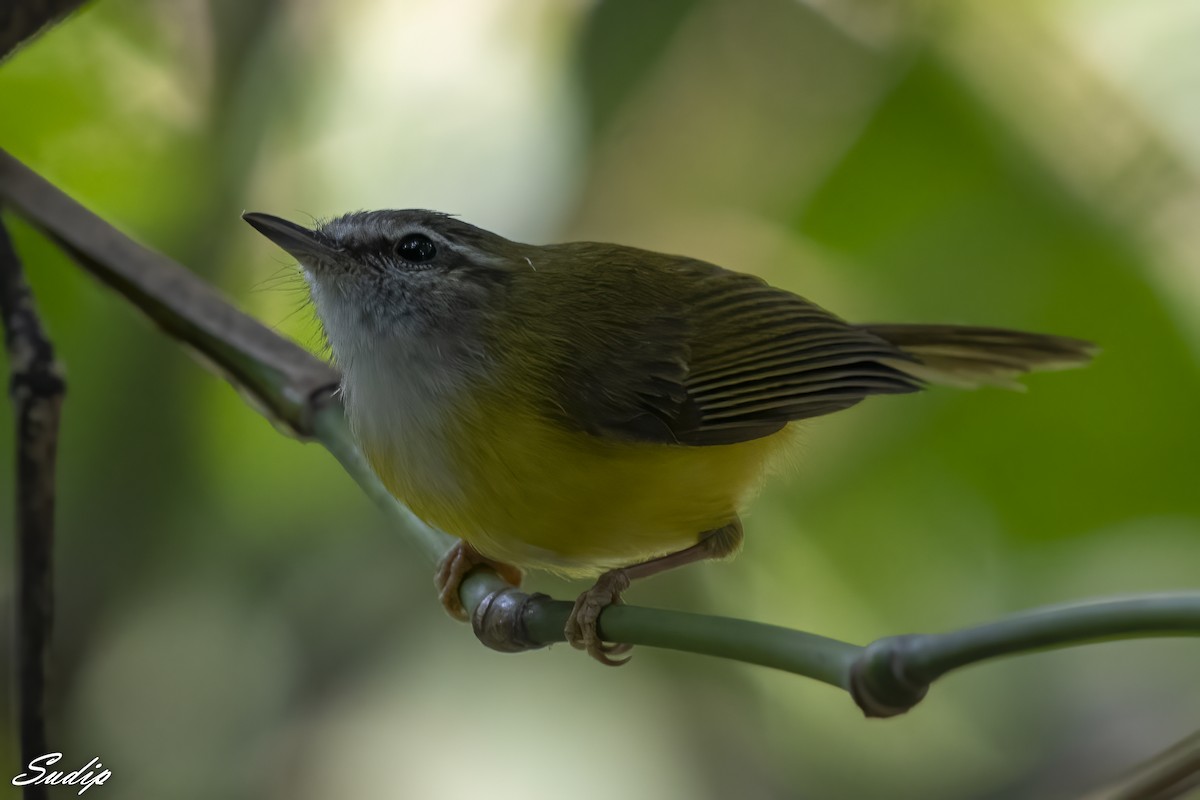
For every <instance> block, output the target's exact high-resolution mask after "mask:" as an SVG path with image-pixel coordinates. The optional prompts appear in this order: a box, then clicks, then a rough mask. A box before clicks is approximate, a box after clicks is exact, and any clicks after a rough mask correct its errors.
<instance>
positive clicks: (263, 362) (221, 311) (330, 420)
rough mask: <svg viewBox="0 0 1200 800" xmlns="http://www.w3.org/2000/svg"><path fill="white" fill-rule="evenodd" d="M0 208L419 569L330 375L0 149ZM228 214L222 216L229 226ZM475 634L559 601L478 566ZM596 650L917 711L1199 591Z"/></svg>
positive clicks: (1194, 597) (411, 534) (655, 629)
mask: <svg viewBox="0 0 1200 800" xmlns="http://www.w3.org/2000/svg"><path fill="white" fill-rule="evenodd" d="M0 201H2V202H3V203H4V204H5V205H7V206H9V207H11V208H13V209H15V210H16V211H18V212H19V213H20V214H22V215H23V216H24V217H25V218H26V219H28V220H29V221H30V222H31V223H33V224H34V225H35V226H36V227H38V228H40V229H41V230H42V231H43V232H45V234H46V235H47V236H49V237H50V238H51V239H52V240H53V241H55V242H56V243H58V244H59V245H60V246H61V247H62V248H63V249H64V250H65V251H66V252H67V253H68V254H69V255H71V256H72V257H73V258H74V259H75V260H76V261H77V262H78V263H79V264H80V265H81V266H82V267H83V268H84V269H86V270H88V271H90V272H91V273H93V274H94V275H96V276H97V277H98V278H100V279H101V280H102V281H104V282H105V283H107V284H108V285H109V286H111V287H112V288H114V289H115V290H116V291H118V292H119V293H121V294H122V295H123V296H124V297H125V298H126V299H127V300H129V302H130V303H132V304H133V305H134V306H136V307H137V308H138V309H140V310H141V311H142V312H143V313H145V314H146V315H147V316H149V317H150V318H151V319H153V320H154V321H155V322H156V323H158V324H159V326H160V327H161V328H162V329H163V331H164V332H166V333H167V334H168V335H170V336H172V337H173V338H175V339H177V340H178V341H180V342H182V343H183V344H185V345H187V346H189V347H191V348H193V349H195V350H197V351H199V352H200V353H201V354H202V355H203V356H204V360H205V362H206V363H208V364H210V365H212V366H213V367H215V368H216V370H217V371H218V372H219V373H220V374H222V375H223V376H224V377H225V378H226V380H228V381H229V382H230V383H231V384H232V385H233V386H234V387H235V388H237V389H238V390H239V391H241V392H242V393H243V394H244V395H246V396H247V397H248V398H249V399H250V400H251V401H252V404H253V405H254V406H255V407H256V408H258V409H259V410H260V411H261V412H262V413H264V414H265V415H266V416H267V417H268V418H269V419H271V420H272V421H273V422H274V423H275V424H276V425H277V426H278V427H280V429H281V430H284V431H285V432H287V433H289V434H291V435H293V436H297V437H299V438H304V439H312V440H316V441H318V442H320V443H321V444H322V445H324V446H325V448H326V449H327V450H329V452H330V453H331V454H333V456H334V457H335V458H336V459H337V460H338V461H339V462H340V463H341V465H342V467H343V468H344V469H345V470H346V471H347V472H348V473H349V474H350V475H351V476H352V477H353V478H354V479H355V480H356V481H357V482H358V483H359V485H360V486H361V487H362V489H363V491H364V492H365V493H366V494H367V496H368V497H370V498H371V499H372V500H373V501H375V503H376V504H377V505H379V506H380V507H381V508H382V509H383V510H384V512H385V513H386V514H387V515H388V516H389V518H390V519H391V520H392V521H393V522H394V524H395V525H396V527H397V528H398V529H400V530H401V531H403V532H404V534H405V538H406V539H408V540H409V541H411V542H413V543H414V544H415V545H416V546H417V548H418V549H419V550H420V552H421V553H422V554H423V555H424V556H425V557H426V559H427V560H429V561H430V562H431V563H433V562H436V560H437V559H438V558H440V557H441V555H442V554H443V553H445V552H446V550H447V549H448V548H449V546H450V545H451V543H452V542H453V540H452V539H451V538H450V537H448V536H446V535H445V534H444V533H441V532H440V531H437V530H434V529H433V528H430V527H429V526H427V525H425V524H424V523H422V522H421V521H420V520H418V519H417V518H416V517H415V516H413V514H412V513H411V512H410V511H408V510H407V509H406V508H404V507H403V506H402V505H401V504H399V503H398V502H396V500H395V499H394V498H392V496H391V495H390V494H388V492H387V490H386V489H384V488H383V486H382V485H381V484H380V483H379V481H378V479H376V477H375V476H374V475H373V474H372V473H371V471H370V469H369V468H368V467H367V465H366V463H365V461H364V460H363V458H362V456H361V454H360V453H359V451H358V449H357V447H356V446H355V444H354V442H353V439H352V438H351V436H350V433H349V431H348V429H347V426H346V423H345V419H344V416H343V414H342V409H341V405H340V404H339V403H338V402H337V396H336V393H335V392H334V391H332V390H333V388H334V387H335V386H336V383H337V373H336V372H335V371H334V370H333V369H332V368H330V367H329V366H328V365H327V364H325V363H324V362H322V361H320V360H319V359H317V358H315V357H314V356H312V355H311V354H309V353H307V352H306V351H304V350H303V349H301V348H300V347H298V346H296V345H295V344H293V343H291V342H289V341H287V340H285V339H283V338H281V337H280V336H278V335H277V334H275V333H274V332H272V331H270V330H268V329H267V328H266V327H264V326H263V325H261V324H260V323H258V322H257V321H255V320H253V319H251V318H250V317H248V316H246V315H245V314H242V313H241V312H240V311H237V310H236V309H234V308H233V307H232V306H231V305H230V304H229V303H228V302H227V301H225V300H224V299H223V298H222V297H221V296H220V295H219V294H217V293H216V292H215V291H214V290H213V289H212V288H211V287H209V286H207V285H206V284H205V283H204V282H203V281H201V280H200V279H199V278H197V277H196V276H195V275H193V274H192V273H191V272H189V271H188V270H186V269H185V268H183V267H181V266H179V265H178V264H176V263H175V262H173V261H171V260H170V259H168V258H166V257H165V256H162V255H160V254H158V253H155V252H152V251H150V250H148V249H146V248H145V247H143V246H141V245H139V244H137V243H136V242H133V241H132V240H130V239H128V238H127V237H125V236H124V235H123V234H121V233H120V232H118V231H117V230H115V229H114V228H113V227H112V226H110V225H108V223H106V222H104V221H103V220H102V219H100V218H99V217H97V216H95V215H94V214H92V213H91V212H89V211H87V210H86V209H84V208H83V207H82V206H80V205H79V204H77V203H75V202H74V201H73V200H71V199H70V198H69V197H67V196H66V195H64V194H62V193H61V192H59V191H58V190H57V189H56V188H54V187H53V186H52V185H50V184H49V183H47V182H46V181H45V180H43V179H42V178H40V177H39V176H37V175H36V174H34V173H33V172H32V171H30V170H29V169H28V168H26V167H25V166H24V165H22V164H21V163H20V162H18V161H17V160H16V159H14V158H12V157H11V156H9V155H8V154H6V153H3V151H0ZM233 219H234V217H233V216H231V221H232V220H233ZM461 593H462V599H463V602H464V605H465V606H466V607H467V609H468V610H469V611H470V612H471V614H472V617H473V627H474V629H475V633H476V635H477V636H478V637H479V638H480V640H481V641H483V642H484V643H485V644H487V645H488V646H491V647H493V648H496V649H502V650H509V651H511V650H514V649H515V650H523V649H533V648H538V647H545V646H546V645H548V644H552V643H554V642H559V641H562V640H563V626H564V623H565V622H566V618H567V615H568V613H569V612H570V609H571V604H570V603H568V602H564V601H558V600H553V599H551V598H548V597H545V596H544V595H527V594H524V593H522V592H520V591H518V590H516V589H513V588H512V587H510V586H508V585H507V584H506V583H504V582H503V581H502V580H501V579H500V578H499V577H498V576H496V575H495V574H494V573H492V572H490V571H488V570H486V569H479V570H477V571H476V572H474V573H472V574H471V575H470V576H469V577H468V578H467V580H466V581H464V582H463V586H462V590H461ZM600 628H601V633H602V635H603V637H604V638H605V639H606V640H608V641H614V642H628V643H630V644H637V645H645V646H650V647H661V648H668V649H673V650H680V651H684V652H689V653H699V654H703V655H711V656H717V657H720V658H728V659H733V660H737V661H743V662H746V663H750V664H759V665H762V666H767V667H772V668H775V669H781V670H785V671H788V672H792V673H795V674H797V675H803V676H805V677H808V678H812V679H814V680H818V681H822V682H824V683H827V684H830V685H832V686H836V687H839V688H842V689H845V690H847V691H848V692H849V693H850V695H851V696H852V697H853V698H854V700H855V702H856V703H858V705H859V707H860V708H861V709H862V710H863V712H864V713H866V714H867V715H868V716H880V717H882V716H893V715H895V714H900V713H903V712H904V711H907V710H908V709H909V708H911V707H912V706H913V705H915V704H916V703H917V702H919V701H920V700H921V699H922V698H923V697H924V696H925V693H926V691H927V690H928V688H929V686H930V685H931V684H932V683H933V682H934V681H936V680H937V679H938V678H940V677H941V676H942V675H945V674H946V673H947V672H949V671H951V670H954V669H958V668H959V667H963V666H966V665H968V664H974V663H978V662H980V661H984V660H988V659H992V658H997V657H1000V656H1006V655H1015V654H1020V653H1026V652H1032V651H1036V650H1044V649H1048V648H1054V647H1067V646H1071V645H1077V644H1082V643H1085V642H1094V641H1100V640H1104V639H1113V638H1122V639H1127V638H1135V637H1145V636H1183V635H1186V636H1200V592H1183V593H1178V594H1172V595H1158V596H1148V597H1135V598H1128V599H1123V600H1106V601H1100V602H1096V603H1088V604H1081V605H1072V606H1060V607H1056V608H1045V609H1039V610H1034V611H1028V612H1025V613H1022V614H1017V615H1014V616H1012V617H1009V618H1007V619H1004V620H1000V621H998V622H992V623H988V624H985V625H980V626H978V627H974V628H967V629H965V630H961V631H955V632H951V633H943V634H920V635H910V636H895V637H888V638H885V639H880V640H878V641H876V642H873V643H871V644H869V645H867V646H866V647H860V646H858V645H854V644H849V643H846V642H840V641H837V640H836V639H829V638H826V637H823V636H817V635H815V634H811V633H804V632H800V631H794V630H789V629H787V628H779V627H775V626H771V625H762V624H759V623H755V622H749V621H746V620H737V619H728V618H724V617H714V616H707V615H700V614H685V613H680V612H674V611H663V610H659V609H650V608H639V607H635V606H627V605H620V606H613V607H611V608H608V609H606V610H605V611H604V613H603V615H602V616H601V620H600Z"/></svg>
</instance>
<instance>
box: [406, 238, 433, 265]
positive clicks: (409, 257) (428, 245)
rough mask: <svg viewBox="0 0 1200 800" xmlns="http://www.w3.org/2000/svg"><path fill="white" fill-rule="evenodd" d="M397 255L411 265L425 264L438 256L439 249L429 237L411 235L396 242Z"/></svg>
mask: <svg viewBox="0 0 1200 800" xmlns="http://www.w3.org/2000/svg"><path fill="white" fill-rule="evenodd" d="M396 255H398V256H400V257H401V258H403V259H404V260H405V261H407V262H409V263H410V264H424V263H425V262H426V261H433V257H434V256H436V255H437V248H436V247H434V246H433V242H432V241H431V240H430V239H429V237H428V236H425V235H424V234H421V233H410V234H408V235H407V236H405V237H404V238H403V239H401V240H400V241H399V242H396Z"/></svg>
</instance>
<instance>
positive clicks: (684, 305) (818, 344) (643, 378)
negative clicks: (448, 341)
mask: <svg viewBox="0 0 1200 800" xmlns="http://www.w3.org/2000/svg"><path fill="white" fill-rule="evenodd" d="M660 258H666V257H660ZM642 268H643V269H644V268H645V262H643V264H642ZM655 268H656V269H657V270H658V275H657V280H653V281H646V280H644V279H645V277H646V275H645V274H644V273H643V272H641V271H628V272H624V274H622V272H623V271H622V270H621V269H620V267H619V265H616V266H614V269H613V271H611V272H608V273H606V275H607V276H608V278H609V279H612V280H614V281H623V284H622V285H624V286H625V291H624V292H623V293H621V292H617V293H616V295H615V296H623V303H624V304H625V305H624V306H622V309H619V310H614V312H615V313H612V314H605V313H603V310H592V311H588V312H585V311H584V310H583V309H580V312H579V328H578V329H577V330H576V331H575V332H574V334H573V335H574V337H575V338H577V339H578V340H579V342H580V346H578V347H576V348H572V351H573V352H571V353H570V354H564V356H565V357H564V358H563V360H562V362H560V363H561V364H564V365H565V369H564V370H563V372H562V374H564V375H567V376H568V380H567V381H566V382H565V385H564V389H563V392H562V395H561V398H560V401H561V408H562V409H563V411H565V412H566V418H567V419H568V420H570V421H571V422H572V423H573V424H574V425H576V426H580V427H583V428H584V429H585V430H588V431H589V432H591V433H594V434H597V435H600V436H606V437H611V438H619V439H624V440H632V441H647V442H661V443H672V444H684V445H717V444H732V443H735V442H742V441H748V440H751V439H756V438H759V437H762V436H766V435H768V434H771V433H774V432H776V431H778V430H779V429H781V428H782V427H783V426H784V425H786V424H787V423H788V422H790V421H792V420H798V419H804V418H807V417H815V416H819V415H821V414H828V413H830V412H833V411H838V410H840V409H843V408H847V407H849V406H852V405H854V404H855V403H857V402H859V401H860V400H862V399H863V398H864V397H867V396H868V395H872V394H894V393H901V392H912V391H916V390H917V389H920V388H921V387H922V385H923V383H922V381H921V380H920V379H919V378H916V377H913V376H911V375H908V374H906V373H905V372H903V371H901V370H900V369H898V368H897V367H896V366H893V365H895V364H897V363H900V362H905V361H912V360H913V359H912V357H911V356H908V355H907V354H905V353H903V352H902V351H900V350H898V349H897V348H896V347H894V346H893V345H891V344H889V343H888V342H886V341H885V340H883V339H882V338H880V337H878V336H876V335H874V334H872V333H870V332H868V331H866V330H864V329H862V328H859V327H856V326H853V325H850V324H848V323H846V322H843V321H842V320H840V319H838V318H837V317H835V316H834V315H832V314H830V313H829V312H827V311H825V310H823V309H821V308H819V307H818V306H816V305H814V304H813V303H810V302H808V301H807V300H805V299H803V298H801V297H798V296H796V295H793V294H791V293H789V292H785V291H783V290H780V289H775V288H772V287H771V286H769V285H767V284H766V283H765V282H764V281H762V280H761V279H759V278H756V277H753V276H750V275H743V274H740V273H734V272H730V271H728V270H724V269H721V268H719V267H716V266H713V265H711V264H706V263H704V262H698V261H690V260H685V259H675V260H672V261H671V262H668V263H666V264H662V263H660V264H658V265H656V267H655ZM664 273H665V274H664ZM590 279H592V280H595V279H596V278H594V277H592V278H590ZM663 287H666V290H664V289H663ZM606 288H610V287H606ZM606 294H609V293H606ZM609 296H614V295H612V294H609ZM616 312H620V313H616Z"/></svg>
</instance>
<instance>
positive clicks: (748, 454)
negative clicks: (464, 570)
mask: <svg viewBox="0 0 1200 800" xmlns="http://www.w3.org/2000/svg"><path fill="white" fill-rule="evenodd" d="M471 416H476V415H471ZM447 433H448V434H449V435H443V437H442V441H444V442H446V443H447V455H448V456H449V462H448V463H449V464H450V465H451V471H452V472H453V474H454V477H455V483H456V484H457V486H456V490H455V492H453V493H448V492H447V491H446V488H445V484H444V483H443V484H442V485H440V486H438V487H437V488H434V485H433V483H432V482H431V481H427V480H423V479H422V474H421V465H420V464H404V463H403V461H404V460H405V459H404V458H403V457H402V456H398V454H397V453H396V452H395V451H392V452H390V453H387V452H381V451H380V450H379V449H377V448H372V447H370V446H369V443H366V444H367V446H366V447H365V449H366V451H367V457H368V459H369V460H370V461H371V463H372V466H373V467H374V468H375V471H376V473H378V474H379V476H380V478H381V479H382V480H383V482H384V484H385V485H386V486H387V487H388V489H389V490H390V491H391V492H392V493H393V494H394V495H396V497H398V498H399V499H400V500H402V501H403V502H405V503H406V504H407V505H408V506H409V507H410V508H411V509H412V510H413V512H414V513H415V514H417V516H419V517H421V518H422V519H424V520H425V521H426V522H428V523H430V524H431V525H434V526H436V527H438V528H441V529H442V530H444V531H446V532H447V533H449V534H452V535H454V536H458V537H460V538H462V539H464V540H466V541H467V542H468V543H469V544H471V545H472V546H473V547H475V548H476V549H477V550H479V551H480V552H481V553H483V554H484V555H486V556H488V557H489V558H493V559H496V560H499V561H504V562H507V563H511V564H516V565H518V566H522V567H530V568H536V569H546V570H550V571H553V572H557V573H560V574H564V575H568V576H574V577H582V576H586V575H594V574H596V573H599V572H601V571H603V570H605V569H610V568H613V567H619V566H627V565H629V564H633V563H637V562H639V561H644V560H646V559H648V558H652V557H654V556H657V555H662V554H664V553H669V552H673V551H676V550H680V549H682V548H685V547H688V546H690V545H692V544H695V542H696V541H697V539H698V538H699V535H700V534H702V533H704V532H706V531H710V530H713V529H715V528H719V527H721V526H722V525H725V524H726V523H728V522H730V521H731V520H733V519H734V517H736V515H737V513H738V511H739V509H740V508H741V507H742V505H743V504H744V503H745V502H746V500H747V499H748V498H749V496H750V495H751V494H752V493H753V492H754V490H755V489H756V488H757V486H758V483H759V481H760V479H761V477H762V475H763V473H764V472H765V471H766V469H767V467H768V465H769V464H770V463H771V461H772V460H773V459H772V457H773V456H775V455H776V454H777V453H778V452H779V451H780V450H781V448H782V447H783V446H784V445H786V444H787V443H788V442H789V441H790V440H791V438H792V436H791V434H790V432H789V431H788V430H787V429H785V430H783V431H780V432H779V433H776V434H774V435H771V436H767V437H763V438H761V439H756V440H754V441H751V442H744V443H740V444H732V445H719V446H711V447H686V446H677V445H661V444H643V443H630V442H619V441H611V440H605V439H601V438H598V437H595V436H591V435H589V434H586V433H579V432H572V431H566V430H562V429H559V428H557V427H555V426H553V425H552V424H550V423H548V422H547V421H545V420H542V419H540V418H538V417H537V416H535V415H533V414H530V413H524V414H522V413H517V412H511V411H510V412H508V413H507V414H503V415H500V416H497V415H495V414H492V415H489V416H488V417H487V419H486V420H483V419H481V418H479V417H476V418H475V419H471V418H470V417H460V418H457V419H456V424H455V425H454V428H453V429H451V430H448V431H447ZM449 443H453V444H449Z"/></svg>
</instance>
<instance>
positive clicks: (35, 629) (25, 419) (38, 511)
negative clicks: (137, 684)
mask: <svg viewBox="0 0 1200 800" xmlns="http://www.w3.org/2000/svg"><path fill="white" fill-rule="evenodd" d="M0 321H2V322H3V326H4V334H5V344H6V345H7V351H8V361H9V369H10V371H11V377H10V383H9V389H10V393H11V395H12V401H13V415H14V417H15V419H16V438H15V444H16V448H17V458H16V462H17V469H16V478H17V485H16V504H15V505H16V512H17V513H16V536H15V543H16V585H17V592H16V594H17V597H16V625H15V627H16V646H15V648H14V649H15V653H14V657H15V660H16V669H15V680H16V689H17V691H16V695H17V707H18V711H17V716H18V733H19V736H20V742H21V759H22V763H24V764H28V763H30V761H32V760H33V759H35V758H37V757H38V756H40V755H43V754H45V753H48V752H50V748H49V747H48V744H47V735H46V661H47V658H48V654H49V649H50V640H51V634H52V630H53V623H54V573H53V553H54V496H55V491H54V476H55V467H56V464H57V454H58V428H59V420H60V417H61V414H62V401H63V395H64V393H65V392H66V383H65V381H64V380H63V376H62V369H61V368H60V367H59V365H58V362H57V361H56V360H55V358H54V347H53V345H52V344H51V342H50V338H49V337H48V336H47V335H46V331H45V330H44V329H43V327H42V324H41V320H40V319H39V317H38V313H37V309H36V307H35V306H34V303H33V293H32V292H31V291H30V289H29V285H28V284H27V283H26V282H25V276H24V273H23V271H22V269H21V262H20V260H19V259H18V258H17V254H16V252H15V251H14V250H13V247H12V242H11V241H10V240H9V238H8V230H7V229H6V228H5V227H4V225H3V224H0ZM25 797H27V798H31V799H33V800H36V799H37V798H43V797H46V789H45V787H44V786H41V785H37V786H33V785H31V786H27V787H26V788H25Z"/></svg>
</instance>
